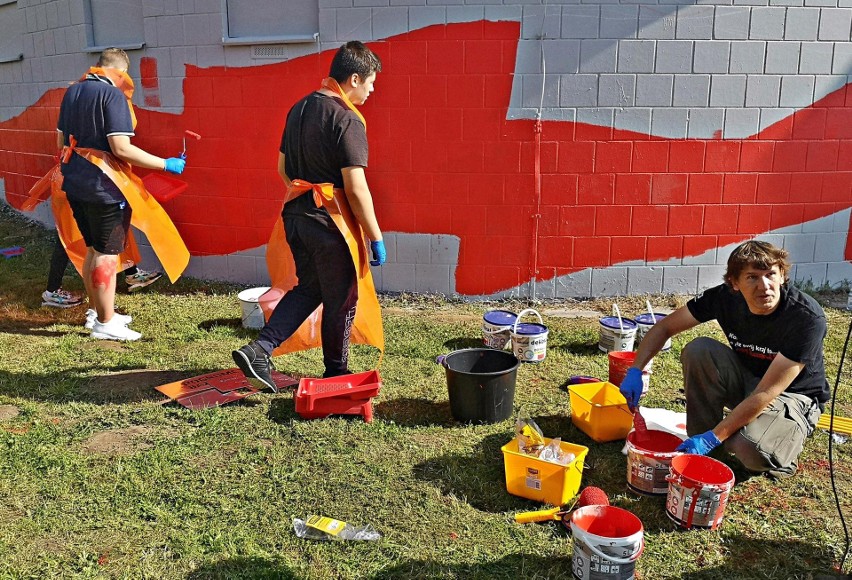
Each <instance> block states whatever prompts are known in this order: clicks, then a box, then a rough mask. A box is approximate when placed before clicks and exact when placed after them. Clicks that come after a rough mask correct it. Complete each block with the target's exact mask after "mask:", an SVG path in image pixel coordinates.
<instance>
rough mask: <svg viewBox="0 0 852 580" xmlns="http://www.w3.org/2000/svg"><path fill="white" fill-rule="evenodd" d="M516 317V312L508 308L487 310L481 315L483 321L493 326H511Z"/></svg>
mask: <svg viewBox="0 0 852 580" xmlns="http://www.w3.org/2000/svg"><path fill="white" fill-rule="evenodd" d="M517 318H518V315H517V314H515V313H514V312H509V311H508V310H489V311H488V312H486V313H485V315H484V316H483V317H482V319H483V320H484V321H485V322H487V323H488V324H493V325H495V326H511V325H512V324H515V320H516V319H517Z"/></svg>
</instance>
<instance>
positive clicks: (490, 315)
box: [482, 310, 518, 350]
mask: <svg viewBox="0 0 852 580" xmlns="http://www.w3.org/2000/svg"><path fill="white" fill-rule="evenodd" d="M517 319H518V315H517V314H515V313H514V312H509V311H508V310H489V311H488V312H486V313H485V314H484V315H483V316H482V344H484V345H485V346H487V347H488V348H494V349H497V350H503V349H504V348H506V346H507V345H508V344H509V340H510V334H511V333H512V325H513V324H515V321H516V320H517Z"/></svg>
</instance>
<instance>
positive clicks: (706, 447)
mask: <svg viewBox="0 0 852 580" xmlns="http://www.w3.org/2000/svg"><path fill="white" fill-rule="evenodd" d="M721 444H722V442H721V441H719V438H718V437H716V434H715V433H713V431H707V432H706V433H702V434H701V435H693V436H692V437H690V438H689V439H687V440H686V441H684V442H683V443H681V444H680V445H678V446H677V449H675V451H682V452H683V453H692V454H694V455H707V454H708V453H710V452H711V451H713V450H714V449H716V448H717V447H718V446H719V445H721Z"/></svg>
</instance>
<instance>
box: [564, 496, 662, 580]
mask: <svg viewBox="0 0 852 580" xmlns="http://www.w3.org/2000/svg"><path fill="white" fill-rule="evenodd" d="M570 525H571V535H572V536H573V537H574V554H573V556H572V559H571V572H572V573H573V575H574V578H583V579H590V578H596V579H599V580H609V579H611V580H629V579H631V578H633V577H634V568H635V566H636V560H638V559H639V556H641V555H642V551H643V550H644V549H645V538H644V529H643V528H642V520H640V519H639V518H638V517H636V516H635V515H634V514H632V513H631V512H629V511H627V510H625V509H621V508H619V507H615V506H611V505H589V506H585V507H581V508H577V509H576V510H574V512H573V513H572V514H571V524H570Z"/></svg>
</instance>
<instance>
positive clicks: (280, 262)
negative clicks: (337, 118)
mask: <svg viewBox="0 0 852 580" xmlns="http://www.w3.org/2000/svg"><path fill="white" fill-rule="evenodd" d="M322 86H323V87H324V88H327V89H329V90H333V91H334V92H336V93H338V95H339V96H341V97H342V98H343V101H344V102H345V103H346V105H347V106H348V107H349V108H350V109H352V110H353V111H354V112H355V113H356V114H357V115H358V116H359V117H360V118H361V119H362V120H363V117H362V116H361V113H360V112H359V111H358V110H357V109H355V106H354V105H353V104H352V103H351V102H350V101H349V99H347V98H346V95H345V94H344V93H343V91H342V90H341V89H340V87H339V86H338V85H337V82H336V81H334V79H325V80H324V81H323V85H322ZM364 126H365V127H366V123H365V125H364ZM309 190H312V191H313V198H314V203H315V204H316V206H317V207H320V206H324V207H325V209H326V210H327V211H328V214H329V215H330V216H331V219H332V221H334V225H336V226H337V229H338V230H340V233H341V234H343V238H344V239H345V240H346V245H347V246H348V247H349V253H350V254H351V255H352V262H353V263H354V264H355V275H356V278H357V282H358V302H357V303H356V306H355V319H354V321H353V323H352V333H351V335H350V341H351V342H353V343H357V344H370V345H373V346H375V347H376V348H378V349H379V350H380V351H381V352H382V353H384V350H385V336H384V329H383V327H382V312H381V308H380V306H379V299H378V297H377V296H376V287H375V285H374V284H373V275H372V273H371V272H370V265H369V263H368V257H367V256H368V255H367V246H366V244H365V243H364V232H363V231H362V229H361V226H360V224H359V223H358V220H357V219H355V215H354V214H353V213H352V209H351V208H350V207H349V202H348V201H347V199H346V194H345V192H344V191H343V190H342V189H334V186H333V185H332V184H331V183H318V184H313V183H308V182H307V181H304V180H301V179H294V180H293V181H292V183H291V185H290V187H289V188H288V190H287V195H286V197H285V199H284V203H287V202H288V201H290V200H291V199H293V198H295V197H298V196H299V195H302V194H303V193H306V192H308V191H309ZM266 265H267V268H268V269H269V277H270V279H271V280H272V288H273V290H275V291H278V292H279V294H280V295H283V294H284V293H285V292H288V291H290V290H292V289H293V288H294V287H295V286H296V284H297V283H298V278H297V277H296V263H295V262H294V260H293V254H292V252H291V251H290V246H289V244H288V243H287V239H286V236H285V233H284V220H283V219H278V220H276V221H275V226H274V227H273V229H272V235H271V236H270V238H269V244H268V245H267V247H266ZM261 305H262V306H265V305H264V303H263V302H262V301H261ZM263 313H264V316H265V317H266V319H267V320H269V316H270V315H271V314H272V311H271V310H270V309H269V308H268V307H267V308H263ZM321 321H322V305H320V306H319V307H318V308H317V309H316V310H315V311H314V312H313V313H312V314H311V315H310V316H309V317H308V318H307V320H305V322H303V323H302V325H301V326H300V327H299V328H298V329H297V330H296V332H295V333H294V334H293V335H292V336H291V337H290V338H288V339H287V340H285V341H284V342H283V343H281V345H280V346H278V348H276V349H275V350H274V351H273V353H272V354H273V356H277V355H280V354H285V353H288V352H297V351H301V350H307V349H309V348H316V347H319V346H322V338H321V333H320V325H321Z"/></svg>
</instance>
